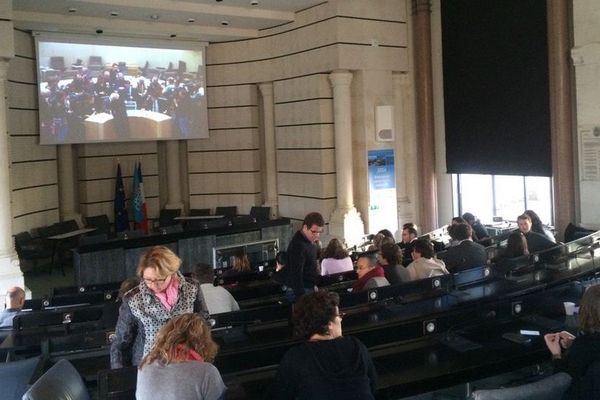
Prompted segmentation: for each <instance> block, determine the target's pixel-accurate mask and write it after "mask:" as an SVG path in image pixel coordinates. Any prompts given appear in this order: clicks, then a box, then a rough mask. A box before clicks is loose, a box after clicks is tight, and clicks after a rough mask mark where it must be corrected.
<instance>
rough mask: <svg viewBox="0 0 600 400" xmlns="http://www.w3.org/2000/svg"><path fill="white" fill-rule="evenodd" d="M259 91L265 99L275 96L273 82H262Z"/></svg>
mask: <svg viewBox="0 0 600 400" xmlns="http://www.w3.org/2000/svg"><path fill="white" fill-rule="evenodd" d="M258 89H259V90H260V94H261V95H262V96H263V97H269V96H273V82H261V83H259V84H258Z"/></svg>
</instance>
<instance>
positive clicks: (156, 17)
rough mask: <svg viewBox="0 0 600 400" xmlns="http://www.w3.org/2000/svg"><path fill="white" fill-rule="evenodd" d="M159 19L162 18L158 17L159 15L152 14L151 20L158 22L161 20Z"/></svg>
mask: <svg viewBox="0 0 600 400" xmlns="http://www.w3.org/2000/svg"><path fill="white" fill-rule="evenodd" d="M159 18H160V17H159V16H158V14H152V15H151V16H150V19H153V20H154V21H158V19H159Z"/></svg>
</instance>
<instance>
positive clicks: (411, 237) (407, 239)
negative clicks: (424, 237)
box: [400, 222, 418, 267]
mask: <svg viewBox="0 0 600 400" xmlns="http://www.w3.org/2000/svg"><path fill="white" fill-rule="evenodd" d="M417 236H418V232H417V227H416V225H415V224H413V223H412V222H409V223H406V224H404V226H403V227H402V242H401V243H400V248H401V249H402V265H404V266H405V267H406V266H408V264H410V263H411V262H412V247H413V242H414V241H415V240H417Z"/></svg>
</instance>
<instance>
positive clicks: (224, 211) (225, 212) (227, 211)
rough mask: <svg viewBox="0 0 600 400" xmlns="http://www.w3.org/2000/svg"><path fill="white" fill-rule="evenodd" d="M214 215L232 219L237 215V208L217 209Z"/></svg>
mask: <svg viewBox="0 0 600 400" xmlns="http://www.w3.org/2000/svg"><path fill="white" fill-rule="evenodd" d="M215 215H223V216H225V217H227V218H233V217H235V216H236V215H237V206H229V207H217V208H216V209H215Z"/></svg>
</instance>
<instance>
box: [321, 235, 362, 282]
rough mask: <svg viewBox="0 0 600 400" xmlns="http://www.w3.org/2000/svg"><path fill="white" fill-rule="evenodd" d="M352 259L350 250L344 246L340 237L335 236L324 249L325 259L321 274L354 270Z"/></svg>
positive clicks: (322, 263) (322, 261)
mask: <svg viewBox="0 0 600 400" xmlns="http://www.w3.org/2000/svg"><path fill="white" fill-rule="evenodd" d="M353 268H354V267H353V265H352V259H351V258H350V256H349V255H348V250H346V249H345V248H344V245H343V244H342V242H340V240H339V239H336V238H333V239H331V240H330V241H329V244H328V245H327V247H326V248H325V250H324V251H323V260H321V275H322V276H325V275H332V274H339V273H342V272H347V271H352V269H353Z"/></svg>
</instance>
